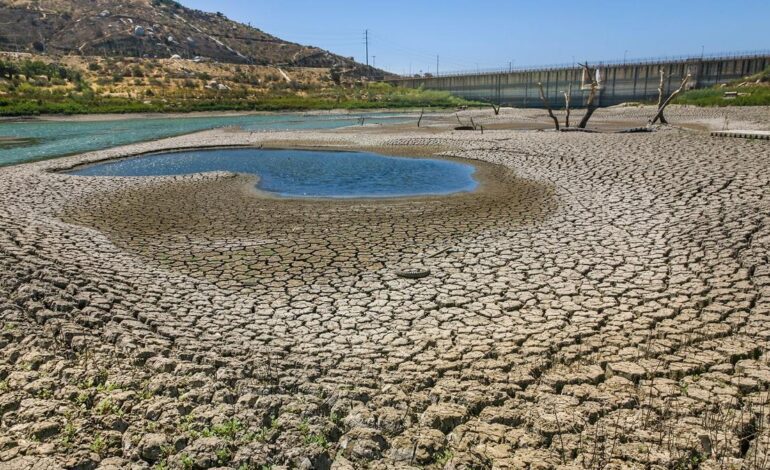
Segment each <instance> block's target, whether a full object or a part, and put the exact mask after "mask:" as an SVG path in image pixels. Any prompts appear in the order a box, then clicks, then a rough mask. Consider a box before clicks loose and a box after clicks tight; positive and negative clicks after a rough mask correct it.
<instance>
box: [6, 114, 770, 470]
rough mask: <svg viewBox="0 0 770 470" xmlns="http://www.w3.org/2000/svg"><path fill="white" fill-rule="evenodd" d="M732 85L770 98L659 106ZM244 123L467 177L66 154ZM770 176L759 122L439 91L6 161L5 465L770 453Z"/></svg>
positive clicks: (501, 464) (725, 461)
mask: <svg viewBox="0 0 770 470" xmlns="http://www.w3.org/2000/svg"><path fill="white" fill-rule="evenodd" d="M637 112H639V111H636V110H631V111H623V110H612V111H607V113H606V114H605V115H604V117H602V114H601V113H597V114H598V116H597V118H598V119H597V120H598V122H601V120H602V119H606V120H607V121H608V122H609V121H612V122H613V126H614V125H616V124H615V123H616V122H617V120H619V119H620V120H623V119H629V120H631V119H633V118H635V117H636V114H634V113H637ZM516 113H519V112H516ZM516 113H513V112H511V113H510V115H508V116H506V113H503V115H502V116H501V117H499V118H491V117H487V118H484V119H485V120H486V121H485V120H484V119H482V118H480V117H479V118H478V119H477V121H482V122H491V121H493V120H494V119H500V120H505V119H514V118H516V119H522V114H521V113H519V114H516ZM526 113H530V112H529V111H527V112H526ZM724 113H729V118H730V121H731V122H733V123H735V122H747V123H749V124H750V125H751V126H754V127H755V128H762V127H766V126H768V125H769V124H770V122H767V121H770V112H768V110H767V109H766V108H764V109H762V108H757V109H753V110H740V109H730V110H718V111H716V110H715V111H709V110H704V111H698V112H697V113H696V112H694V111H693V110H688V109H681V108H680V109H676V108H675V109H674V110H672V111H671V112H670V113H669V120H671V121H672V122H676V123H682V124H683V125H687V126H689V127H698V126H702V127H708V126H714V125H718V123H719V122H720V119H721V116H722V115H723V114H724ZM763 113H764V114H763ZM487 114H491V112H489V113H487ZM527 115H529V114H527ZM533 116H534V115H533ZM763 116H764V118H763ZM452 119H454V118H452ZM527 119H529V118H527ZM533 119H537V118H536V117H533ZM762 119H766V120H767V121H763V120H762ZM496 124H498V125H499V126H500V127H505V126H504V125H503V124H501V123H496ZM233 144H242V145H274V146H278V145H282V146H286V145H293V146H302V147H317V146H330V147H335V148H357V149H374V150H379V151H384V152H392V153H397V154H409V155H421V154H425V153H434V152H439V153H441V154H442V155H445V156H448V157H454V158H463V159H472V160H476V161H477V162H478V168H479V177H480V178H481V179H482V181H483V186H482V188H481V190H480V191H479V192H477V193H473V194H462V195H456V196H452V197H446V198H418V199H398V200H386V201H383V200H380V201H367V200H358V201H307V200H301V201H291V200H284V199H276V198H266V197H264V196H263V195H259V194H257V193H256V192H255V191H253V190H252V187H253V184H254V181H253V180H252V179H251V178H247V177H245V176H238V175H232V174H225V173H217V174H207V175H191V176H179V177H166V178H84V177H75V176H70V175H66V174H61V173H56V172H54V171H53V170H57V169H64V168H69V167H72V166H74V165H76V164H79V163H84V162H91V161H96V160H100V159H105V158H114V157H118V156H122V155H131V154H135V153H140V152H146V151H152V150H157V149H162V148H178V147H188V146H189V147H195V146H212V145H233ZM769 180H770V145H769V144H768V142H764V141H746V140H737V139H736V140H722V139H713V138H711V137H709V136H707V135H706V134H705V133H702V132H693V131H685V130H678V129H664V130H660V131H659V132H655V133H649V134H626V135H619V134H583V133H563V134H556V133H551V132H534V131H526V132H523V131H513V130H504V129H503V130H493V131H488V132H485V133H484V134H483V135H482V134H481V133H477V132H474V133H468V132H454V131H452V130H451V120H446V121H445V122H442V121H440V120H438V119H435V120H433V121H430V122H429V127H428V128H427V129H416V128H414V127H408V126H404V125H402V126H398V127H373V126H372V127H368V126H364V127H360V128H349V129H342V130H337V131H326V132H295V133H264V134H258V133H254V134H251V133H246V132H233V131H231V130H230V131H211V132H205V133H200V134H194V135H190V136H184V137H177V138H173V139H167V140H163V141H159V142H152V143H145V144H136V145H132V146H128V147H122V148H118V149H112V150H106V151H100V152H93V153H90V154H86V155H82V156H77V157H68V158H63V159H58V160H52V161H48V162H40V163H34V164H28V165H22V166H17V167H10V168H4V169H2V170H0V186H1V187H2V188H3V191H2V192H1V193H0V351H1V353H0V469H20V468H39V469H43V468H46V469H47V468H78V469H88V468H103V469H122V468H136V469H143V468H180V469H202V468H214V467H222V468H234V469H241V468H242V469H247V468H256V469H260V468H273V469H277V468H321V469H322V468H330V467H331V468H336V469H350V468H383V469H384V468H430V469H439V468H446V469H462V468H467V469H471V468H482V469H483V468H490V469H491V468H511V469H519V468H531V469H536V468H537V469H540V468H542V469H548V468H563V469H568V468H570V469H579V468H592V469H599V468H631V469H634V468H639V469H650V468H658V469H665V468H703V469H721V468H747V469H750V468H755V469H760V468H768V467H770V429H768V425H767V423H768V419H769V418H770V408H769V407H768V406H767V403H768V398H769V397H768V386H769V385H770V363H768V354H767V344H768V339H769V338H770V262H769V261H770V260H769V259H768V253H770V251H768V248H770V247H769V246H768V245H770V225H769V224H768V221H770V204H769V201H768V188H770V185H769V184H768V183H770V181H769ZM403 265H408V266H412V265H425V266H427V267H429V268H430V269H431V271H432V275H431V276H429V277H427V278H424V279H419V280H409V279H401V278H398V277H397V276H396V275H395V270H396V269H397V268H398V267H399V266H403Z"/></svg>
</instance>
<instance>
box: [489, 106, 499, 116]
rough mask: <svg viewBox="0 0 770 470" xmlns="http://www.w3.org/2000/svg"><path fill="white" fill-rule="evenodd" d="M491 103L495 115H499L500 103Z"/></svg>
mask: <svg viewBox="0 0 770 470" xmlns="http://www.w3.org/2000/svg"><path fill="white" fill-rule="evenodd" d="M490 105H492V110H493V111H494V112H495V116H498V115H499V114H500V105H499V104H494V103H490Z"/></svg>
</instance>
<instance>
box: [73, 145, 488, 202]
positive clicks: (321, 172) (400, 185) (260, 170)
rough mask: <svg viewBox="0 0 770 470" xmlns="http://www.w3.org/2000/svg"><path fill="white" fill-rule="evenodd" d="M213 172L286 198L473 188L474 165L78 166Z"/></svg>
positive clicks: (192, 156) (295, 156)
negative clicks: (243, 176)
mask: <svg viewBox="0 0 770 470" xmlns="http://www.w3.org/2000/svg"><path fill="white" fill-rule="evenodd" d="M211 171H230V172H235V173H250V174H254V175H257V176H258V177H259V183H258V184H257V187H258V188H259V189H261V190H263V191H268V192H271V193H275V194H277V195H280V196H285V197H319V198H355V197H367V198H369V197H376V198H383V197H403V196H422V195H446V194H453V193H458V192H467V191H473V190H474V189H476V187H477V186H478V183H477V182H476V180H475V179H474V178H473V174H474V172H475V168H474V167H473V166H472V165H466V164H463V163H458V162H453V161H448V160H436V159H428V158H399V157H386V156H383V155H377V154H373V153H364V152H327V151H324V152H320V151H306V150H261V149H217V150H195V151H187V152H175V153H163V154H153V155H144V156H139V157H133V158H127V159H122V160H116V161H113V162H106V163H101V164H96V165H92V166H87V167H83V168H78V169H75V170H73V171H71V172H70V174H74V175H80V176H169V175H182V174H191V173H203V172H211Z"/></svg>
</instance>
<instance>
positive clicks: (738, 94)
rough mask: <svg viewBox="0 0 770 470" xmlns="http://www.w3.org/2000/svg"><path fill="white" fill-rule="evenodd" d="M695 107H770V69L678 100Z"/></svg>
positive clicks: (683, 95) (689, 94)
mask: <svg viewBox="0 0 770 470" xmlns="http://www.w3.org/2000/svg"><path fill="white" fill-rule="evenodd" d="M676 103H677V104H691V105H695V106H770V67H768V68H767V69H766V70H765V71H763V72H760V73H758V74H756V75H752V76H750V77H746V78H745V79H742V80H738V81H735V82H732V83H728V84H727V86H726V87H714V88H709V89H705V90H691V91H688V92H687V93H683V94H682V95H681V96H680V97H679V98H677V100H676Z"/></svg>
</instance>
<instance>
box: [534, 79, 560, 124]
mask: <svg viewBox="0 0 770 470" xmlns="http://www.w3.org/2000/svg"><path fill="white" fill-rule="evenodd" d="M537 86H538V88H539V89H540V99H541V100H543V105H544V106H545V109H547V110H548V115H549V116H551V119H553V124H554V126H556V130H557V131H558V130H559V120H558V119H557V118H556V116H554V115H553V110H552V109H551V103H549V102H548V98H546V97H545V91H544V90H543V84H542V83H540V82H538V83H537Z"/></svg>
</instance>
